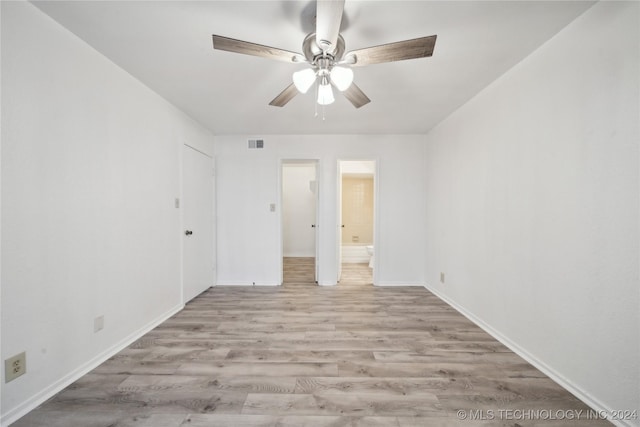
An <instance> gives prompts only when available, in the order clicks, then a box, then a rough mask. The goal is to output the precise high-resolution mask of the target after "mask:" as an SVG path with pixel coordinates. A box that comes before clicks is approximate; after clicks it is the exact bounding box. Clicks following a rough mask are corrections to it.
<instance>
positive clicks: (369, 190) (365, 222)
mask: <svg viewBox="0 0 640 427" xmlns="http://www.w3.org/2000/svg"><path fill="white" fill-rule="evenodd" d="M376 188H377V181H376V161H375V160H339V161H338V191H337V193H338V203H337V204H338V212H337V214H338V225H339V226H338V236H337V242H338V248H337V254H338V282H339V283H340V284H341V285H372V284H374V283H375V280H374V278H375V270H376V245H375V234H376V233H375V230H376V210H377V209H376V207H377V205H376V197H375V196H376V192H377V191H376Z"/></svg>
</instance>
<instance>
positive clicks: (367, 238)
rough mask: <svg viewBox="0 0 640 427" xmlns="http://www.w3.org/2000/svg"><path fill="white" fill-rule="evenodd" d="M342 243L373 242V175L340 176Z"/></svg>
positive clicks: (363, 243)
mask: <svg viewBox="0 0 640 427" xmlns="http://www.w3.org/2000/svg"><path fill="white" fill-rule="evenodd" d="M342 224H344V228H343V229H342V245H343V246H366V245H372V244H373V177H372V176H367V177H350V176H343V177H342Z"/></svg>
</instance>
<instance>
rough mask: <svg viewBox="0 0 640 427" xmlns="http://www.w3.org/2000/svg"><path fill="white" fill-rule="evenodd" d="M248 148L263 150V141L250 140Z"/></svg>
mask: <svg viewBox="0 0 640 427" xmlns="http://www.w3.org/2000/svg"><path fill="white" fill-rule="evenodd" d="M249 148H264V139H250V140H249Z"/></svg>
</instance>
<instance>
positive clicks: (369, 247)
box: [367, 245, 374, 268]
mask: <svg viewBox="0 0 640 427" xmlns="http://www.w3.org/2000/svg"><path fill="white" fill-rule="evenodd" d="M367 254H369V268H373V257H374V254H373V245H369V246H367Z"/></svg>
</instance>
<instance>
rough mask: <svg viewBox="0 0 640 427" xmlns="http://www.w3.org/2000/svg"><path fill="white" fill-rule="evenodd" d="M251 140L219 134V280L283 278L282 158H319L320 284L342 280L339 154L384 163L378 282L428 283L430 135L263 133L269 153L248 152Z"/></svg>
mask: <svg viewBox="0 0 640 427" xmlns="http://www.w3.org/2000/svg"><path fill="white" fill-rule="evenodd" d="M249 137H250V136H216V144H215V145H216V159H217V166H218V167H217V171H218V175H217V188H216V195H217V203H218V210H217V221H218V222H217V230H218V247H219V248H224V250H220V251H219V252H218V262H217V265H218V278H217V283H218V284H220V285H224V284H229V285H230V284H244V285H247V284H248V285H250V284H252V283H253V282H255V283H256V284H266V285H275V284H278V283H279V281H280V275H281V271H280V265H281V264H280V263H281V260H280V259H279V257H280V243H279V242H280V224H279V219H278V218H279V215H278V212H275V213H272V212H270V211H269V204H270V203H275V202H276V201H277V200H278V199H279V194H278V188H279V186H280V183H279V182H278V179H279V178H278V176H279V167H280V166H279V165H280V161H281V160H282V159H318V160H319V165H318V181H319V185H320V204H321V207H320V218H319V219H318V224H319V226H320V232H319V237H320V242H319V244H320V254H319V257H320V274H319V283H321V284H327V285H328V284H335V282H336V275H337V254H336V249H337V246H336V244H337V243H336V242H337V185H338V183H337V178H338V171H337V161H338V160H339V159H342V160H349V159H352V160H353V159H358V160H362V159H372V160H376V161H377V162H378V169H379V170H378V174H377V175H376V176H377V178H378V199H377V200H378V204H379V212H378V220H379V229H378V230H377V231H376V232H377V235H376V245H377V247H376V250H377V255H376V261H377V266H376V274H377V284H380V285H393V284H423V283H424V280H423V276H424V269H423V264H422V261H423V251H424V245H423V244H422V241H423V239H424V232H423V230H424V220H423V218H424V176H423V175H424V156H423V152H424V147H423V144H424V137H423V136H417V135H314V136H311V135H298V136H295V135H287V136H283V135H260V136H259V137H260V138H263V139H264V141H265V148H264V149H262V150H255V149H253V150H250V149H248V148H247V139H248V138H249ZM251 138H255V136H251ZM277 210H278V211H279V210H280V206H278V207H277Z"/></svg>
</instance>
